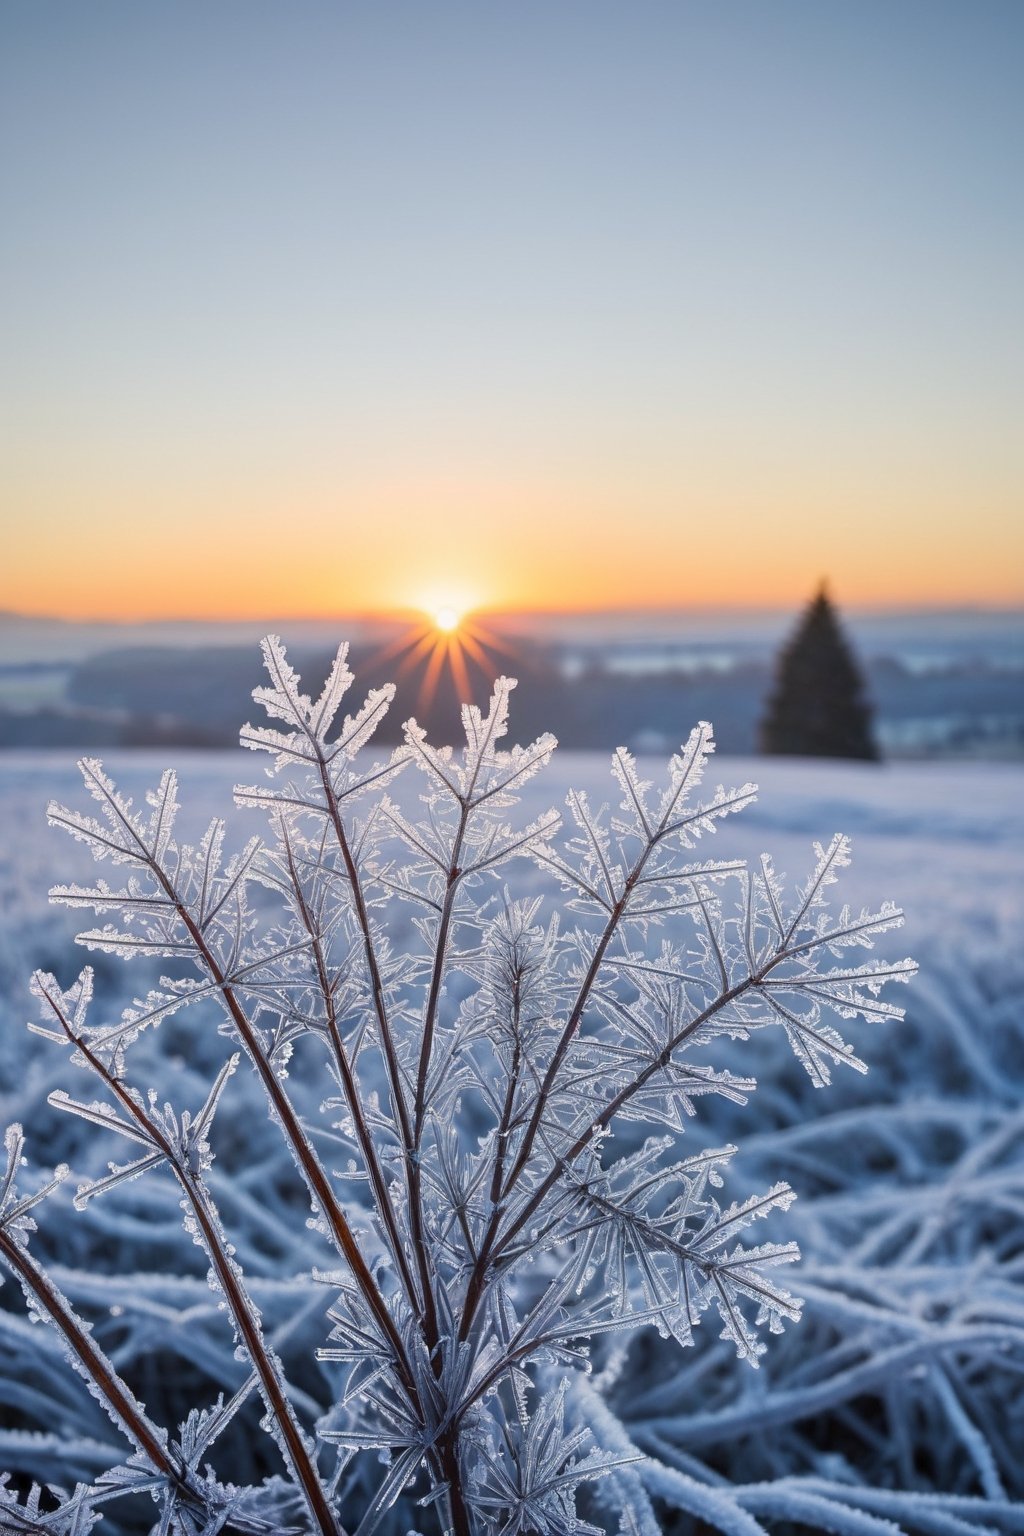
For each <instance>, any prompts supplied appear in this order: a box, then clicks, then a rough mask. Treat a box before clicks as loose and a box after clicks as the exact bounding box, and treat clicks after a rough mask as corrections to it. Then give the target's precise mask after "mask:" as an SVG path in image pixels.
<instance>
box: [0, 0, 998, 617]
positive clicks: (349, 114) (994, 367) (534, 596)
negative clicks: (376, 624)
mask: <svg viewBox="0 0 1024 1536" xmlns="http://www.w3.org/2000/svg"><path fill="white" fill-rule="evenodd" d="M1022 66H1024V6H1022V5H1020V4H1018V3H1016V0H1014V3H1001V0H977V3H971V4H967V3H960V4H948V3H938V0H932V3H919V0H887V3H875V0H860V3H857V4H847V5H838V4H820V3H793V0H777V3H758V4H753V3H749V4H744V3H721V4H716V5H709V4H693V3H687V0H680V3H677V4H652V3H643V0H640V3H635V4H630V5H622V4H607V3H602V0H596V3H595V0H592V3H589V4H574V3H553V4H536V3H530V0H528V3H524V4H517V5H508V4H506V5H499V4H491V3H478V4H474V5H468V4H467V5H461V4H449V3H443V0H439V3H437V4H422V3H421V4H394V3H380V4H376V5H370V4H364V5H354V4H345V3H336V4H333V5H321V4H310V3H303V4H297V5H291V6H285V5H277V4H275V5H266V4H262V3H246V4H234V3H214V4H203V5H200V4H178V5H174V6H156V5H136V4H127V3H109V0H108V3H104V0H91V3H90V4H89V5H75V4H71V3H51V0H42V3H40V0H36V3H16V0H8V3H7V4H6V6H5V7H4V10H3V14H2V16H0V136H2V141H3V143H4V145H5V146H6V148H5V150H4V151H3V153H2V156H0V196H2V199H3V207H4V209H5V218H4V221H3V222H4V232H3V234H2V236H0V260H2V275H3V283H2V298H0V305H2V315H0V319H2V324H3V333H4V336H5V353H6V357H7V362H6V366H5V368H4V375H5V378H4V383H3V391H4V395H3V400H2V402H0V403H2V406H3V418H4V422H5V423H6V425H5V426H4V427H3V428H0V433H2V442H0V446H2V448H3V467H2V469H0V474H2V476H3V481H4V484H3V487H2V489H3V496H4V503H5V505H6V506H7V507H8V509H9V525H10V538H9V563H8V570H7V575H6V577H3V578H0V584H2V590H0V605H4V606H9V607H18V608H28V609H33V610H36V611H44V610H45V609H47V607H49V608H51V609H59V610H60V611H62V612H68V613H76V614H84V613H124V614H128V613H131V614H137V615H142V614H149V613H196V614H204V615H208V616H209V615H213V614H215V613H216V612H218V611H223V612H231V613H242V612H253V611H259V610H263V611H268V609H269V610H274V611H296V612H300V611H309V612H329V611H331V610H332V608H333V607H341V608H344V607H346V606H347V607H349V608H352V607H369V608H376V607H382V606H389V605H392V604H396V603H400V604H404V603H408V602H410V601H412V602H415V601H419V600H420V599H421V598H422V599H423V600H429V601H434V600H438V599H439V598H440V597H443V596H445V595H447V594H449V593H450V594H451V595H452V596H453V597H454V598H455V600H457V601H459V602H462V601H466V602H483V603H488V602H495V603H503V604H509V603H511V604H513V605H516V604H523V605H527V606H529V605H531V604H539V605H543V606H557V605H558V603H559V601H560V600H561V601H562V602H564V603H566V604H568V605H569V606H591V605H593V606H601V605H604V604H606V603H613V604H614V603H628V604H632V605H635V604H637V603H640V604H643V603H644V602H651V603H655V604H670V605H671V604H672V603H673V602H674V601H678V602H679V603H687V602H693V601H697V600H698V599H700V598H703V599H704V600H707V601H720V600H725V599H728V598H730V597H731V598H733V599H734V600H736V601H740V602H755V601H760V602H771V601H773V600H777V601H780V602H788V601H791V600H792V598H793V597H794V596H795V595H796V594H797V593H803V592H804V591H805V590H806V588H807V587H808V586H809V585H810V584H812V583H813V581H814V580H816V579H817V577H818V576H819V575H821V574H825V573H827V574H830V575H831V576H832V578H833V581H834V582H835V584H836V587H837V589H838V591H839V592H840V594H843V593H844V591H845V592H847V593H848V594H849V596H850V597H851V598H853V599H854V600H858V601H879V602H892V601H899V600H901V599H906V600H909V601H963V600H979V601H1013V600H1019V599H1020V598H1021V597H1022V596H1024V580H1022V575H1024V559H1022V556H1024V536H1022V534H1021V531H1020V529H1021V523H1022V518H1021V513H1022V510H1024V508H1022V505H1021V503H1022V496H1021V491H1022V487H1024V448H1022V436H1024V435H1022V433H1021V431H1020V424H1021V420H1022V405H1024V362H1022V359H1024V297H1022V291H1024V285H1022V284H1021V282H1020V278H1019V273H1020V270H1021V269H1022V258H1024V238H1022V236H1024V201H1022V195H1021V187H1022V185H1024V178H1022V174H1021V173H1022V169H1024V167H1022V147H1024V92H1022V91H1021V89H1020V82H1021V79H1022V78H1024V70H1022ZM282 529H287V530H288V532H289V534H299V535H301V537H299V538H296V537H291V538H289V539H287V540H284V538H283V534H282V532H281V530H282ZM283 543H287V545H288V547H287V548H283V547H282V545H283Z"/></svg>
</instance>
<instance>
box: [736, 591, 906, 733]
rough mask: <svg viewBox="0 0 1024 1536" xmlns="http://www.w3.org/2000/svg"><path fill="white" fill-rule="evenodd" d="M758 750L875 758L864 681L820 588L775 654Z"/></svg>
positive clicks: (828, 600)
mask: <svg viewBox="0 0 1024 1536" xmlns="http://www.w3.org/2000/svg"><path fill="white" fill-rule="evenodd" d="M761 750H762V752H768V753H773V754H785V755H789V756H796V757H852V758H861V759H867V760H869V761H871V762H875V761H877V760H878V757H879V751H878V747H877V745H876V743H875V739H874V736H873V734H872V730H871V710H870V707H869V705H868V703H867V700H866V698H865V696H864V681H863V678H862V677H861V673H860V669H859V667H858V666H857V662H856V660H855V658H854V655H853V652H852V650H851V649H850V646H849V644H848V643H847V640H846V637H845V635H844V634H843V631H842V629H841V627H840V624H839V618H838V615H837V614H836V610H835V608H834V606H833V604H832V602H831V601H830V599H829V596H828V593H827V591H826V589H825V586H824V585H822V587H821V590H820V591H819V592H818V594H817V596H816V597H815V598H814V600H813V601H812V602H811V603H810V604H809V606H808V607H807V609H806V611H805V612H804V614H803V615H802V617H801V619H800V622H799V624H798V625H797V627H796V629H795V630H794V631H793V634H792V635H791V636H790V638H789V640H788V641H787V643H786V645H785V646H784V647H783V649H782V651H781V652H780V654H779V659H778V662H777V665H776V673H775V685H774V687H773V689H772V692H771V694H770V695H769V698H768V704H767V708H766V711H765V715H764V718H763V719H762V721H761Z"/></svg>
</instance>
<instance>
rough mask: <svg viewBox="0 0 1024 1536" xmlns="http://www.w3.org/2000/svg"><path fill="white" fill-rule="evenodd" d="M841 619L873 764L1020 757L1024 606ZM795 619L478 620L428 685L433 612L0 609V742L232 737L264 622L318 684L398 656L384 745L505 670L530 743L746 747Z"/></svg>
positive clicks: (440, 727) (1023, 744)
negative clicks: (466, 643)
mask: <svg viewBox="0 0 1024 1536" xmlns="http://www.w3.org/2000/svg"><path fill="white" fill-rule="evenodd" d="M845 618H846V623H845V628H846V631H847V635H848V638H849V639H850V641H851V642H852V644H853V647H854V650H855V653H856V655H857V656H858V658H859V662H860V666H861V669H862V672H863V674H864V680H865V683H866V689H867V694H868V697H869V700H870V702H871V703H872V705H873V708H874V716H875V720H874V726H875V735H876V738H877V742H878V746H879V748H880V750H881V753H882V755H883V756H885V757H895V758H930V757H976V758H995V759H1003V760H1007V759H1012V760H1020V759H1024V612H1022V611H1021V610H1015V609H1006V610H999V609H981V608H977V609H967V608H965V609H945V610H943V609H935V610H932V611H928V610H924V611H920V610H919V611H909V612H903V613H900V612H898V611H893V612H871V611H867V612H854V613H853V614H851V615H847V616H845ZM794 621H795V615H793V614H789V613H785V612H780V611H769V612H765V611H758V610H756V609H755V610H749V609H748V610H740V611H737V610H720V611H715V610H703V611H698V612H691V613H643V612H633V613H630V612H619V613H604V614H601V613H594V614H590V615H579V614H576V615H558V614H548V615H544V614H533V615H530V614H505V615H502V614H493V615H487V616H486V617H481V618H479V619H478V620H477V621H476V623H475V625H474V629H475V632H476V633H477V634H478V635H479V636H480V644H479V646H478V647H476V650H477V654H476V656H474V655H471V654H466V656H465V674H464V677H463V678H462V679H461V685H460V679H459V677H458V676H457V675H456V669H454V668H453V667H452V666H451V665H450V659H449V658H446V657H442V665H441V666H440V667H439V668H437V673H438V675H437V677H436V679H432V680H430V681H429V682H428V680H427V676H426V674H427V671H428V668H429V666H430V660H431V656H432V655H433V652H434V650H435V646H434V644H433V643H431V644H430V645H429V646H427V647H421V651H424V650H425V651H426V654H425V655H423V654H421V655H419V656H416V655H414V656H413V657H412V658H411V659H409V658H408V657H407V655H406V656H403V655H402V652H403V650H404V651H406V652H407V651H408V650H410V649H412V642H413V639H414V637H415V638H417V639H418V638H422V637H423V635H424V632H427V633H429V622H428V621H423V622H420V623H417V621H416V620H414V619H406V620H399V619H387V618H376V619H366V618H362V619H357V620H351V621H346V620H344V619H343V618H339V619H338V620H336V621H331V622H327V621H326V620H321V621H315V620H309V619H306V620H295V619H293V620H290V621H284V622H278V623H273V622H270V623H268V624H266V625H264V626H261V625H259V624H257V623H255V622H253V623H249V624H245V623H239V622H235V623H223V624H215V623H208V622H207V623H198V622H188V621H179V622H177V623H170V622H163V623H160V622H153V623H148V624H114V623H91V624H89V623H82V622H68V621H63V622H58V621H55V620H48V619H46V618H27V617H23V616H18V615H16V614H11V613H7V614H0V747H18V746H22V747H48V746H49V747H58V746H60V747H69V748H83V747H101V746H158V745H165V744H166V745H180V746H191V747H226V746H232V745H234V743H235V742H236V741H237V738H238V727H239V725H240V724H241V722H242V721H243V720H245V719H247V718H249V716H250V714H251V710H252V706H251V699H250V695H251V692H252V689H253V688H254V687H255V686H256V684H257V683H258V682H259V681H260V671H261V667H260V657H259V651H258V648H257V645H256V641H257V640H258V639H259V638H260V637H261V636H262V634H263V633H265V632H266V630H267V629H270V630H272V631H274V632H280V633H281V635H282V636H283V638H284V639H285V640H286V642H287V643H288V644H289V646H290V648H291V650H292V652H293V654H294V656H295V657H296V659H297V661H298V663H299V665H300V668H301V670H302V671H303V673H304V674H305V675H308V676H310V677H311V678H322V677H323V676H324V675H325V673H326V670H327V664H328V660H329V657H330V656H332V655H333V654H334V649H335V647H336V645H337V644H338V642H339V640H340V639H341V638H347V639H349V640H350V641H351V642H352V649H351V652H350V663H351V665H352V667H353V670H354V671H355V672H356V675H357V677H358V678H359V681H360V683H361V684H365V685H367V686H369V685H373V686H377V685H379V684H381V683H383V682H386V681H389V680H390V679H391V677H392V675H393V674H394V673H395V671H396V660H397V664H398V665H399V666H401V671H399V672H398V686H399V695H398V700H397V703H396V706H395V709H394V710H393V712H392V715H391V717H390V719H389V721H388V722H387V724H386V727H385V732H386V734H387V737H388V739H389V740H392V741H397V740H398V739H399V735H400V725H401V722H402V721H403V720H405V719H407V718H408V716H409V715H410V714H416V716H417V718H418V719H420V720H421V722H422V723H424V724H426V725H427V726H428V728H429V729H430V730H431V733H432V735H433V736H434V737H435V738H436V739H443V740H453V739H454V738H455V732H456V731H457V727H458V719H457V708H456V704H457V700H458V695H459V693H460V686H461V691H466V689H465V687H464V684H465V683H468V684H469V685H470V690H469V691H471V693H472V695H473V696H474V697H477V698H482V697H485V696H486V689H487V687H488V685H489V683H490V681H491V679H492V678H493V676H495V675H496V674H497V673H499V672H507V673H509V674H510V675H512V676H517V677H519V679H520V690H519V694H518V696H517V700H516V705H517V708H516V715H517V720H518V724H519V727H520V729H521V730H522V732H523V735H524V736H533V735H536V734H538V733H539V732H540V731H542V730H545V729H548V728H549V726H551V725H552V724H553V723H554V722H557V725H556V726H555V729H556V730H557V734H558V737H559V740H560V741H561V743H562V744H563V746H566V747H571V748H608V749H610V748H612V747H615V746H618V745H620V744H624V745H627V746H629V747H631V748H633V749H634V750H641V751H643V750H646V751H663V750H665V749H669V748H674V747H675V746H676V745H678V742H679V740H680V739H681V737H682V736H684V735H685V734H686V731H687V730H688V729H689V726H690V724H691V723H692V722H693V721H695V720H703V719H708V720H711V721H713V722H714V724H715V728H716V734H717V739H718V742H719V748H720V750H721V751H724V752H728V753H741V754H749V753H752V752H754V751H755V750H756V748H757V742H758V722H759V720H760V719H761V718H762V716H763V713H764V708H765V700H766V697H767V694H768V692H769V688H770V685H771V681H772V675H773V670H774V665H775V658H776V654H777V652H778V650H779V647H780V646H781V644H782V643H783V640H784V638H785V637H786V636H787V634H788V633H789V631H790V630H791V629H792V626H793V623H794ZM407 636H408V637H409V640H410V644H409V646H408V647H404V646H403V641H404V639H405V638H406V637H407ZM437 639H438V643H439V644H441V645H442V646H447V645H449V644H450V645H452V646H454V645H456V644H457V643H458V642H457V635H456V637H455V638H453V639H452V640H450V641H448V640H446V639H445V637H437Z"/></svg>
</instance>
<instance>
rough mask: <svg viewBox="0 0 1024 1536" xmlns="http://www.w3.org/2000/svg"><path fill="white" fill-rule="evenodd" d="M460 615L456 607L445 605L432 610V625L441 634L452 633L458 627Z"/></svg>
mask: <svg viewBox="0 0 1024 1536" xmlns="http://www.w3.org/2000/svg"><path fill="white" fill-rule="evenodd" d="M461 617H462V615H461V614H460V613H459V611H458V609H456V608H452V607H449V606H448V605H445V606H443V607H441V608H437V609H435V610H434V627H435V629H439V630H440V631H441V633H442V634H445V635H452V634H454V633H455V631H456V630H457V629H458V627H459V620H460V619H461Z"/></svg>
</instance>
